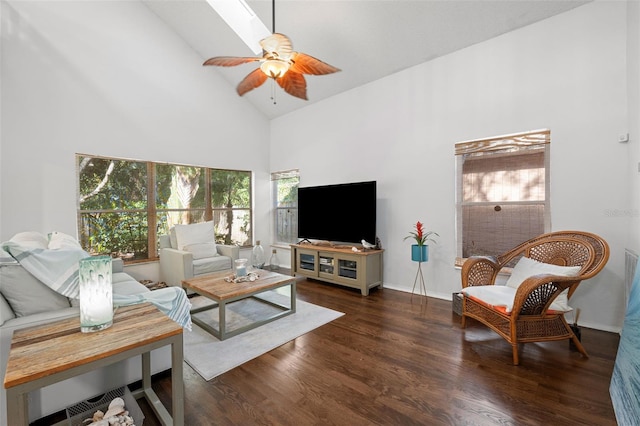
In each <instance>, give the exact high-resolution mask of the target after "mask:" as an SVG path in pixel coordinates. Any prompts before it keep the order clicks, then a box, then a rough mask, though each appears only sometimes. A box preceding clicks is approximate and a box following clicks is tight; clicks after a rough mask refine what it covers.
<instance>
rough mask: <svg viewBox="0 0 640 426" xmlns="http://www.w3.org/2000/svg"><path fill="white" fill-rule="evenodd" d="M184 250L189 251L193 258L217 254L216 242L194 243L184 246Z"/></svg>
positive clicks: (204, 257) (203, 257)
mask: <svg viewBox="0 0 640 426" xmlns="http://www.w3.org/2000/svg"><path fill="white" fill-rule="evenodd" d="M184 250H185V251H188V252H191V254H192V255H193V260H198V259H206V258H208V257H215V256H219V254H218V249H217V248H216V243H195V244H189V245H186V246H184Z"/></svg>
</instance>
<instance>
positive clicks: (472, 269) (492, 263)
mask: <svg viewBox="0 0 640 426" xmlns="http://www.w3.org/2000/svg"><path fill="white" fill-rule="evenodd" d="M501 268H502V266H501V265H500V264H499V263H498V262H497V260H496V258H495V257H492V256H472V257H470V258H468V259H467V260H466V261H465V262H464V263H463V264H462V271H461V276H462V288H466V287H470V286H475V285H490V284H494V283H495V280H496V277H497V276H498V272H499V271H500V269H501Z"/></svg>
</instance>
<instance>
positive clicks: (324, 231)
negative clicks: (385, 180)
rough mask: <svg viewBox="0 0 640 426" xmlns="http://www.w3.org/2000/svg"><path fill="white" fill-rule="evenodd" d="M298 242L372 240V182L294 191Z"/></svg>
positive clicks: (373, 192)
mask: <svg viewBox="0 0 640 426" xmlns="http://www.w3.org/2000/svg"><path fill="white" fill-rule="evenodd" d="M298 238H300V239H302V240H304V239H308V240H326V241H332V242H344V243H360V241H361V240H363V239H364V240H366V241H368V242H369V243H372V244H375V240H376V181H369V182H356V183H345V184H339V185H324V186H309V187H302V188H298Z"/></svg>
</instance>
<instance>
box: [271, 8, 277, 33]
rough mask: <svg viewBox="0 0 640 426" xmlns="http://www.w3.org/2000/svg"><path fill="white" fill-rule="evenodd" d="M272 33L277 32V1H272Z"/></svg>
mask: <svg viewBox="0 0 640 426" xmlns="http://www.w3.org/2000/svg"><path fill="white" fill-rule="evenodd" d="M271 32H272V33H275V32H276V0H271Z"/></svg>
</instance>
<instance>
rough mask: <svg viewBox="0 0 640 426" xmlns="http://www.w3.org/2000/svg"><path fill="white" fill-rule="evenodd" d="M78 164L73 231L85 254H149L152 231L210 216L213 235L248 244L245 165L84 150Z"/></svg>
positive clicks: (153, 248)
mask: <svg viewBox="0 0 640 426" xmlns="http://www.w3.org/2000/svg"><path fill="white" fill-rule="evenodd" d="M76 161H77V170H78V173H77V174H78V235H79V239H80V243H81V244H82V247H83V248H84V249H85V250H86V251H88V252H89V253H91V254H110V255H112V256H117V257H121V258H123V259H124V260H126V261H136V260H148V259H156V258H157V257H158V249H157V248H158V236H159V235H162V234H166V233H168V232H169V229H170V228H171V227H172V226H174V225H176V224H189V223H198V222H203V221H210V220H213V222H214V226H215V233H216V242H218V243H221V244H235V245H239V246H250V245H251V244H252V209H251V206H252V202H251V199H252V188H251V172H250V171H241V170H224V169H212V168H206V167H197V166H187V165H178V164H166V163H154V162H149V161H135V160H126V159H118V158H105V157H98V156H91V155H84V154H77V155H76Z"/></svg>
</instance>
